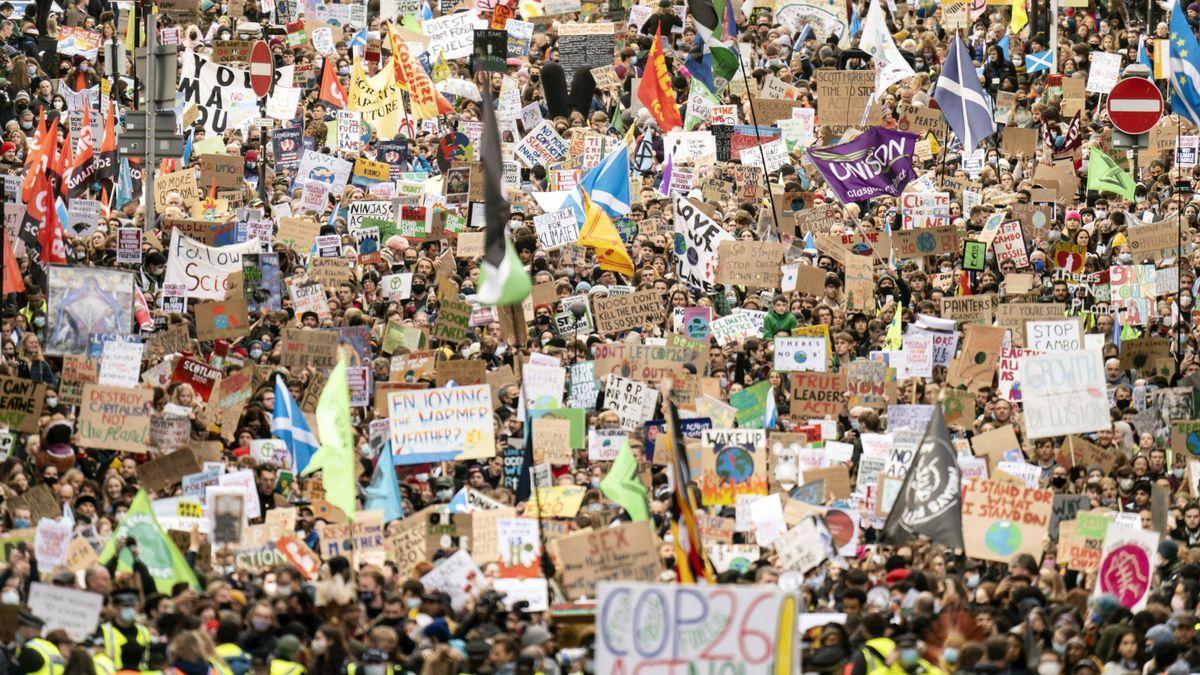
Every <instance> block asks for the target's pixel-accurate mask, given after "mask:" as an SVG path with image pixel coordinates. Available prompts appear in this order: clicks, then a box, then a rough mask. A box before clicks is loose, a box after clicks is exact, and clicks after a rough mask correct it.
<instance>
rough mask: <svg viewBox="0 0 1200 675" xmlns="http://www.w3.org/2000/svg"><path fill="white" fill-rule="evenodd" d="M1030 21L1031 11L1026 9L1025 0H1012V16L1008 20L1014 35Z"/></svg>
mask: <svg viewBox="0 0 1200 675" xmlns="http://www.w3.org/2000/svg"><path fill="white" fill-rule="evenodd" d="M1028 23H1029V13H1028V12H1026V11H1025V0H1012V18H1011V19H1010V20H1009V22H1008V28H1009V30H1011V31H1012V34H1013V35H1016V34H1018V33H1020V32H1021V29H1022V28H1024V27H1025V26H1026V25H1027V24H1028Z"/></svg>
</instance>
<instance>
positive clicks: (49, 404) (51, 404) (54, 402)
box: [46, 398, 58, 408]
mask: <svg viewBox="0 0 1200 675" xmlns="http://www.w3.org/2000/svg"><path fill="white" fill-rule="evenodd" d="M56 406H58V399H56V398H48V399H46V407H47V408H54V407H56Z"/></svg>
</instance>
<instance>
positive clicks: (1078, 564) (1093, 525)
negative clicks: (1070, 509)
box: [1056, 512, 1113, 574]
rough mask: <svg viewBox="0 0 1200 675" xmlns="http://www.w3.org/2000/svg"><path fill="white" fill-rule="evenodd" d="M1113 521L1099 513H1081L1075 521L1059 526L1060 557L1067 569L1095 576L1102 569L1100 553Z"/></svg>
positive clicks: (1058, 558)
mask: <svg viewBox="0 0 1200 675" xmlns="http://www.w3.org/2000/svg"><path fill="white" fill-rule="evenodd" d="M1112 522H1113V521H1112V519H1111V518H1109V517H1107V516H1103V515H1100V514H1097V513H1085V512H1084V513H1079V514H1077V515H1076V517H1075V519H1074V520H1068V521H1065V522H1062V523H1060V524H1059V529H1058V551H1057V553H1058V555H1057V558H1056V559H1057V560H1061V561H1062V562H1063V564H1064V565H1066V567H1067V569H1069V570H1075V571H1076V572H1085V573H1087V574H1095V573H1096V570H1098V569H1099V568H1100V551H1101V548H1102V547H1103V546H1104V538H1105V536H1106V535H1107V533H1108V526H1109V525H1110V524H1112Z"/></svg>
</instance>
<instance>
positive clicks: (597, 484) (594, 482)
mask: <svg viewBox="0 0 1200 675" xmlns="http://www.w3.org/2000/svg"><path fill="white" fill-rule="evenodd" d="M591 483H592V487H594V488H598V487H600V478H599V477H597V476H592V480H591Z"/></svg>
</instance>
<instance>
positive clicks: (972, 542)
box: [962, 480, 1054, 562]
mask: <svg viewBox="0 0 1200 675" xmlns="http://www.w3.org/2000/svg"><path fill="white" fill-rule="evenodd" d="M1053 502H1054V493H1053V492H1051V491H1050V490H1038V489H1033V488H1027V487H1021V486H1019V485H1015V484H1012V483H1003V482H999V481H996V480H974V481H970V482H968V483H966V484H965V485H964V486H963V498H962V512H963V541H964V542H965V543H966V551H967V555H968V556H971V557H972V558H979V559H980V560H992V561H995V562H1011V561H1012V558H1013V556H1014V555H1017V554H1018V553H1028V554H1030V555H1033V556H1040V555H1041V553H1042V547H1043V545H1044V541H1045V539H1046V538H1047V537H1048V536H1049V527H1050V513H1051V510H1052V507H1053Z"/></svg>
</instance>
